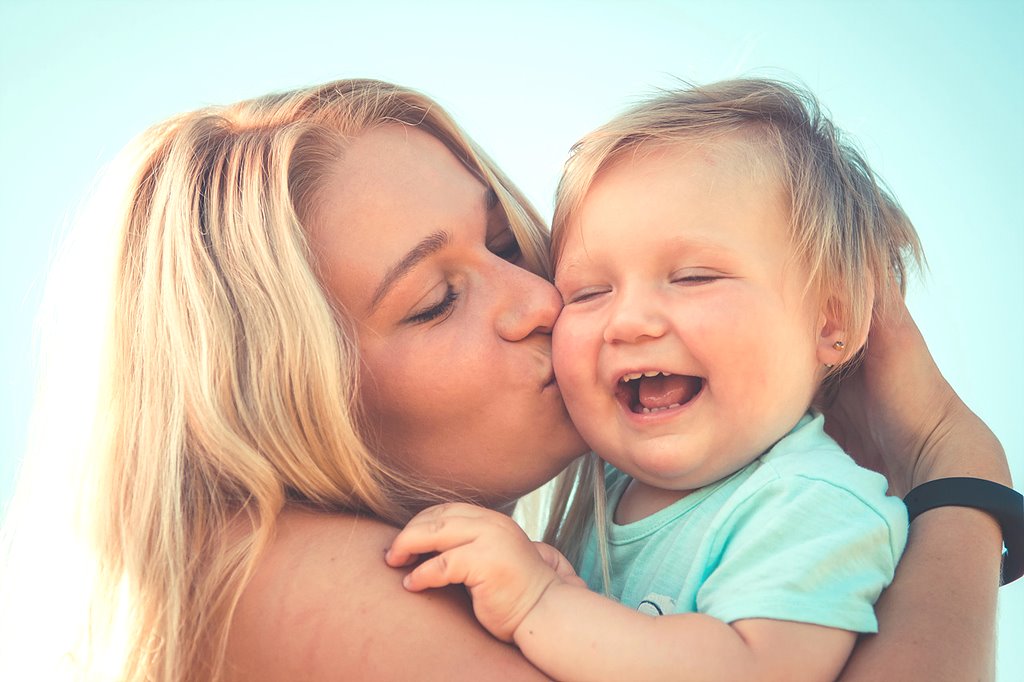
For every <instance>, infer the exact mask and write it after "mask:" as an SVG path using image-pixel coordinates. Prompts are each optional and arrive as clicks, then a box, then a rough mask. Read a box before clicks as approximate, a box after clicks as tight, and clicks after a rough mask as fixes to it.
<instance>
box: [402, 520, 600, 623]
mask: <svg viewBox="0 0 1024 682" xmlns="http://www.w3.org/2000/svg"><path fill="white" fill-rule="evenodd" d="M432 552H437V555H436V556H433V557H430V558H428V559H426V560H425V561H424V562H423V563H421V564H420V565H419V566H417V567H416V568H414V569H413V570H412V571H410V572H409V574H408V575H406V576H405V579H404V580H403V585H405V587H406V589H408V590H410V591H412V592H419V591H421V590H425V589H428V588H432V587H444V586H445V585H451V584H458V583H462V584H464V585H465V586H466V588H467V589H468V590H469V593H470V596H471V597H472V599H473V611H474V613H475V614H476V617H477V620H479V621H480V624H481V625H483V626H484V627H485V628H487V630H488V631H489V632H490V633H491V634H493V635H494V636H495V637H497V638H498V639H500V640H502V641H505V642H512V641H513V636H514V635H515V631H516V628H517V627H519V624H520V623H522V622H523V619H524V618H526V615H527V614H528V613H529V612H530V610H531V609H532V608H533V607H534V606H535V605H536V604H537V602H538V601H540V598H541V597H542V596H543V595H544V593H545V592H546V591H547V589H548V588H549V587H550V586H551V585H552V584H554V583H556V582H564V583H569V584H575V585H579V586H583V581H582V580H581V579H580V578H579V577H577V576H576V574H575V572H574V571H573V569H572V566H571V565H570V564H569V562H568V561H567V560H566V559H565V557H564V556H562V554H561V553H559V552H558V550H556V549H555V548H554V547H551V546H550V545H545V544H544V543H540V542H536V543H535V542H532V541H531V540H530V538H529V537H527V536H526V533H524V532H523V530H522V529H521V528H520V527H519V526H518V525H517V524H516V522H515V521H513V520H512V519H511V518H509V517H508V516H506V515H504V514H501V513H499V512H496V511H492V510H490V509H485V508H483V507H477V506H474V505H471V504H462V503H451V504H442V505H437V506H435V507H430V508H429V509H426V510H424V511H422V512H420V513H419V514H417V515H416V516H414V517H413V519H412V520H411V521H409V523H408V524H407V525H406V527H405V529H404V530H402V532H401V533H399V534H398V536H397V537H396V538H395V540H394V542H393V543H392V545H391V548H390V549H389V550H388V552H387V554H386V555H385V561H386V562H387V563H388V565H389V566H393V567H401V566H407V565H409V564H411V563H413V562H414V561H415V560H416V559H417V557H418V556H419V555H423V554H428V553H432Z"/></svg>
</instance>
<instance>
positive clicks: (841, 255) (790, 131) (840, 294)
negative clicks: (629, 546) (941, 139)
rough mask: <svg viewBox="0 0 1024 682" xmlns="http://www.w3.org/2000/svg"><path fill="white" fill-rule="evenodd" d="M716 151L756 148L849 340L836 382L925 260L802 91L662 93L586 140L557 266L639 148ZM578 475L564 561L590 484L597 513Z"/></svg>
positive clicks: (755, 83)
mask: <svg viewBox="0 0 1024 682" xmlns="http://www.w3.org/2000/svg"><path fill="white" fill-rule="evenodd" d="M721 140H729V141H738V142H739V143H741V144H742V143H746V144H749V145H751V146H752V149H751V152H752V154H754V155H757V156H760V157H761V163H760V164H759V165H760V166H761V167H762V168H767V169H771V172H773V174H774V176H776V177H777V179H778V180H779V181H780V183H781V185H782V189H783V192H784V196H785V198H786V200H787V202H788V209H789V211H790V224H791V234H790V238H791V242H792V245H793V248H794V254H795V255H796V256H797V257H798V258H800V259H801V260H802V261H803V262H804V263H805V264H806V266H807V268H808V271H809V278H808V282H807V289H806V291H807V293H808V294H810V295H813V296H817V297H819V299H820V300H821V301H822V303H823V304H830V310H831V313H832V314H833V315H834V319H835V322H836V324H837V325H838V328H840V329H842V330H843V331H844V333H845V338H846V343H847V351H848V353H847V355H846V356H845V358H844V359H845V360H847V362H846V363H845V364H840V365H837V366H836V368H835V369H834V370H832V373H833V375H836V374H838V373H839V372H840V371H841V368H845V369H848V368H849V367H851V366H852V363H851V362H849V361H850V360H855V359H856V357H857V355H856V353H855V351H857V350H858V349H859V348H860V346H861V345H863V343H864V340H865V339H866V337H867V331H868V328H869V326H870V322H871V317H872V311H873V310H881V309H885V308H886V307H887V306H891V305H892V304H893V303H895V302H896V301H897V300H898V299H899V297H901V296H902V295H903V293H904V291H905V285H906V277H907V273H908V269H909V267H910V266H911V265H914V264H916V265H920V264H921V262H922V259H923V255H922V251H921V245H920V242H919V240H918V236H917V233H916V231H915V230H914V228H913V226H912V225H911V223H910V220H909V219H908V218H907V216H906V215H905V214H904V212H903V210H902V209H901V208H900V206H899V204H898V203H897V202H896V200H895V199H894V198H893V197H892V195H891V194H890V193H889V191H888V190H887V189H886V188H885V186H884V185H883V184H882V183H881V181H880V180H879V179H878V178H877V176H876V175H875V174H874V172H872V170H871V168H870V167H869V166H868V164H867V162H866V161H865V160H864V158H863V156H862V155H861V154H860V152H858V151H857V149H856V148H855V147H854V146H853V145H852V144H851V143H850V142H849V141H848V140H847V139H846V137H845V136H844V134H843V133H842V132H841V131H840V130H839V129H837V128H836V127H835V126H834V125H833V124H832V121H830V120H829V118H828V117H827V116H826V115H825V114H824V112H823V111H822V109H821V107H820V106H819V104H818V101H817V100H816V98H815V97H814V96H813V95H812V94H811V93H810V92H808V91H806V90H804V89H802V88H800V87H796V86H794V85H790V84H787V83H782V82H779V81H774V80H766V79H736V80H726V81H720V82H717V83H712V84H710V85H706V86H700V87H691V88H685V89H679V90H668V91H662V92H659V93H658V94H656V95H655V96H653V97H651V98H650V99H648V100H646V101H644V102H642V103H640V104H638V105H637V106H635V107H633V108H631V109H629V110H627V111H626V112H624V113H622V114H620V115H619V116H616V117H615V118H614V119H612V120H611V121H609V122H608V123H606V124H605V125H603V126H601V127H600V128H598V129H597V130H595V131H593V132H591V133H589V134H587V135H586V136H585V137H584V138H583V139H581V140H580V141H579V142H577V143H576V144H575V145H574V146H573V148H572V152H571V154H570V157H569V160H568V161H567V162H566V164H565V169H564V172H563V175H562V179H561V181H560V182H559V185H558V194H557V201H556V206H555V214H554V219H553V221H552V253H553V255H554V261H555V262H557V260H558V257H559V255H560V253H561V250H562V248H563V246H564V244H565V240H566V233H567V231H568V229H569V225H570V224H571V223H572V221H573V220H574V219H575V217H576V216H577V214H578V211H579V209H580V207H581V205H582V204H583V202H584V200H585V198H586V196H587V193H588V191H589V190H590V188H591V186H592V185H593V184H594V182H595V180H596V179H597V178H598V176H600V174H601V173H602V172H603V171H604V170H606V169H607V168H609V167H610V166H611V165H612V164H614V163H616V162H617V161H619V160H620V159H622V158H623V157H624V156H625V155H627V154H633V153H637V152H638V151H640V150H641V148H645V149H646V148H651V147H660V146H666V145H672V144H678V143H698V144H703V143H715V142H718V141H721ZM831 378H832V377H831V376H830V377H829V379H831ZM581 466H582V467H583V471H582V474H581V475H580V480H579V481H578V482H577V483H578V486H577V492H578V493H579V494H575V493H573V492H572V491H571V488H572V487H573V483H574V481H572V477H571V476H570V477H563V481H562V483H563V485H562V490H561V492H560V493H558V494H556V496H555V501H554V507H553V509H554V511H553V514H552V519H551V523H550V524H549V527H548V531H547V533H546V538H547V539H548V540H549V541H552V542H555V544H557V545H559V546H560V547H561V548H562V549H563V550H564V551H566V553H567V555H571V556H576V554H577V553H578V550H579V546H580V543H581V541H582V537H583V533H584V528H583V527H582V526H584V525H585V519H586V517H587V516H589V513H590V511H591V509H590V506H591V505H590V500H591V499H592V498H591V495H590V492H589V490H591V489H593V488H594V486H595V485H596V487H597V488H600V490H598V491H597V500H596V501H597V503H598V504H599V506H600V505H601V503H602V502H603V495H602V494H601V493H602V492H603V487H601V486H600V480H601V479H602V476H601V470H600V468H599V467H600V465H599V463H598V462H597V461H596V460H594V459H591V461H588V462H584V463H582V464H581ZM595 481H597V483H596V484H595V483H593V482H595ZM570 498H574V499H573V503H572V505H571V506H570V505H569V500H570ZM567 506H569V509H568V511H566V507H567ZM602 510H603V507H602ZM563 519H565V520H566V521H567V522H566V523H564V524H562V525H561V526H560V527H559V525H558V524H559V522H561V521H562V520H563ZM598 522H599V523H600V522H601V519H598Z"/></svg>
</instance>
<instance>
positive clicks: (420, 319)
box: [405, 284, 459, 324]
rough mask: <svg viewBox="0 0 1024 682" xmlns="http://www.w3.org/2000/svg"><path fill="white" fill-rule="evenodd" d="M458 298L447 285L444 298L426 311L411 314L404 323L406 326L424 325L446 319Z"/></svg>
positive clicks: (453, 290) (456, 293) (457, 294)
mask: <svg viewBox="0 0 1024 682" xmlns="http://www.w3.org/2000/svg"><path fill="white" fill-rule="evenodd" d="M458 298H459V293H458V292H457V291H455V289H453V288H452V286H451V285H450V284H449V285H448V286H447V288H446V289H445V293H444V297H443V298H442V299H441V300H440V301H438V302H437V303H435V304H434V305H431V306H430V307H429V308H427V309H426V310H421V311H419V312H417V313H413V314H412V315H410V316H409V317H407V318H405V322H406V323H408V324H424V323H426V322H432V321H434V320H437V319H439V318H442V317H447V316H448V315H450V314H451V312H452V311H453V310H454V309H455V302H456V301H457V300H458Z"/></svg>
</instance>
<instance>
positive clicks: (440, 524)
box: [384, 508, 484, 567]
mask: <svg viewBox="0 0 1024 682" xmlns="http://www.w3.org/2000/svg"><path fill="white" fill-rule="evenodd" d="M432 509H434V508H432ZM427 511H428V512H429V511H432V510H427ZM483 531H484V527H483V526H482V524H481V523H480V521H479V520H478V519H477V518H473V517H466V516H460V515H457V514H437V513H435V514H427V513H426V512H424V513H421V514H419V515H417V516H416V517H414V518H413V520H412V521H410V522H409V525H407V526H406V527H405V529H404V530H403V531H402V532H400V533H399V534H398V535H397V536H396V537H395V539H394V540H393V541H392V543H391V548H390V549H389V550H388V551H387V553H386V554H385V555H384V560H385V561H386V562H387V564H388V565H389V566H394V567H400V566H408V565H409V564H411V563H413V562H414V561H415V560H416V558H417V557H418V556H419V555H421V554H429V553H431V552H445V551H448V550H451V549H454V548H456V547H459V546H461V545H464V544H466V543H469V542H473V541H474V540H475V539H476V538H477V537H479V535H480V533H481V532H483Z"/></svg>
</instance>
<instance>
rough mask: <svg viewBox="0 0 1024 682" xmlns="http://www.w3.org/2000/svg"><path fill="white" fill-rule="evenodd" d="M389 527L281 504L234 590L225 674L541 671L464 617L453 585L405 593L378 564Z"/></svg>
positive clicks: (338, 676) (391, 532) (529, 676)
mask: <svg viewBox="0 0 1024 682" xmlns="http://www.w3.org/2000/svg"><path fill="white" fill-rule="evenodd" d="M397 533H398V531H397V530H396V529H394V528H391V527H390V526H387V525H385V524H383V523H381V522H379V521H375V520H373V519H368V518H356V517H351V516H331V515H324V514H313V513H309V512H302V511H296V510H286V511H285V512H284V513H282V515H281V518H280V520H279V524H278V529H277V535H276V538H275V540H274V542H273V544H272V546H271V547H270V548H269V550H268V552H267V554H266V555H265V556H264V557H263V558H262V559H261V561H260V566H259V568H258V569H257V572H256V575H255V576H254V577H253V579H252V581H251V582H250V583H249V585H248V587H247V588H246V590H245V593H244V594H243V595H242V600H241V602H240V604H239V606H238V610H237V612H236V614H235V618H234V620H233V623H232V629H231V636H230V641H229V645H228V675H227V679H232V680H249V681H253V682H260V681H267V682H269V681H271V680H274V681H277V680H281V681H284V680H289V681H290V680H298V679H304V680H371V681H372V680H402V679H415V680H485V679H495V680H498V679H500V680H543V679H547V678H546V677H545V676H544V675H542V674H541V673H540V672H539V671H538V670H537V669H536V668H534V667H533V666H532V665H530V664H529V662H527V661H526V659H525V658H523V657H522V656H521V655H520V654H519V652H518V651H517V650H516V649H515V648H513V647H511V646H508V645H506V644H503V643H501V642H499V641H497V640H495V639H494V638H493V637H491V636H490V635H489V634H488V633H487V632H486V631H485V630H484V629H483V628H481V627H480V626H479V625H478V624H477V622H476V620H475V619H474V618H473V615H472V612H471V610H470V603H469V600H468V598H467V596H466V594H465V592H464V591H463V590H462V589H461V588H450V589H446V590H434V591H432V592H431V593H430V594H429V595H422V594H412V593H410V592H408V591H406V590H405V589H404V588H403V587H402V576H403V574H404V572H403V571H398V570H393V569H390V568H388V567H387V566H385V564H384V551H385V550H386V549H387V548H388V546H390V544H391V541H392V540H393V538H394V536H395V535H396V534H397Z"/></svg>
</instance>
